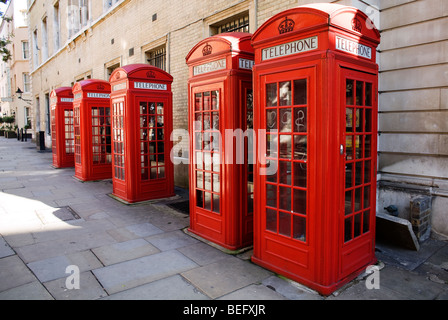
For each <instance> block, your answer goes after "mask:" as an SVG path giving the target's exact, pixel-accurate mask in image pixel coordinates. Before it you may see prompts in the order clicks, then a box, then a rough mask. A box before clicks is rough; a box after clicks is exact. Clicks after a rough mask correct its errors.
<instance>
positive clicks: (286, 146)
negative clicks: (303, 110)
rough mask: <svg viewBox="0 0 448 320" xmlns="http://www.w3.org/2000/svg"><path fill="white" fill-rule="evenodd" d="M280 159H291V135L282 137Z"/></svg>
mask: <svg viewBox="0 0 448 320" xmlns="http://www.w3.org/2000/svg"><path fill="white" fill-rule="evenodd" d="M280 158H284V159H291V135H284V134H282V135H280Z"/></svg>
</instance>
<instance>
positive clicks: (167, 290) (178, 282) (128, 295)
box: [104, 275, 210, 300]
mask: <svg viewBox="0 0 448 320" xmlns="http://www.w3.org/2000/svg"><path fill="white" fill-rule="evenodd" d="M209 299H210V298H209V297H207V296H206V295H204V294H203V293H202V292H200V291H199V290H198V289H196V288H195V287H194V286H193V285H191V284H190V283H188V282H187V281H185V279H183V278H182V277H181V276H179V275H174V276H171V277H167V278H164V279H160V280H157V281H154V282H151V283H148V284H144V285H142V286H139V287H136V288H133V289H129V290H125V291H121V292H118V293H116V294H113V295H110V296H109V297H107V298H104V300H209Z"/></svg>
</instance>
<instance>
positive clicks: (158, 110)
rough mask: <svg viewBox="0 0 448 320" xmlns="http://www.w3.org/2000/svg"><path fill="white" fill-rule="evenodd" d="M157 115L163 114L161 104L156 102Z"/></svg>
mask: <svg viewBox="0 0 448 320" xmlns="http://www.w3.org/2000/svg"><path fill="white" fill-rule="evenodd" d="M157 114H161V115H162V114H163V103H162V102H158V103H157Z"/></svg>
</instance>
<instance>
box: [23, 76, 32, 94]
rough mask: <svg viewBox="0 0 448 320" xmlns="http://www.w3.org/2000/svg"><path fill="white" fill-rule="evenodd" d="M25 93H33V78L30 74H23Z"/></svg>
mask: <svg viewBox="0 0 448 320" xmlns="http://www.w3.org/2000/svg"><path fill="white" fill-rule="evenodd" d="M22 75H23V92H30V91H31V77H30V75H29V73H23V74H22Z"/></svg>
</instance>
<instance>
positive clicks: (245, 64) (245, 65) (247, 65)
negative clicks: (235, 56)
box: [239, 58, 254, 70]
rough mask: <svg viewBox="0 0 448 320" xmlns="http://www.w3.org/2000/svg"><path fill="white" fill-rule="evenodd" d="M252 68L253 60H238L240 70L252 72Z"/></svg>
mask: <svg viewBox="0 0 448 320" xmlns="http://www.w3.org/2000/svg"><path fill="white" fill-rule="evenodd" d="M253 66H254V61H253V60H247V59H243V58H240V62H239V67H240V69H247V70H252V67H253Z"/></svg>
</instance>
